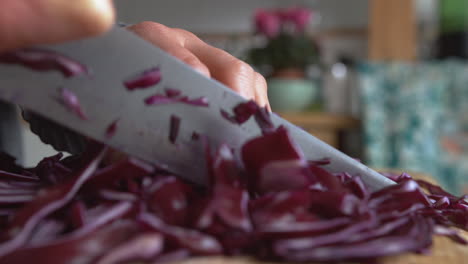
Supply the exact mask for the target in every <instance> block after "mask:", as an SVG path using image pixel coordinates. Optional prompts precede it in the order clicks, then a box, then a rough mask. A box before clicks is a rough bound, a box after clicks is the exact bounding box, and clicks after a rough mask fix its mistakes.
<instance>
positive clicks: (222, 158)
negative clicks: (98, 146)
mask: <svg viewBox="0 0 468 264" xmlns="http://www.w3.org/2000/svg"><path fill="white" fill-rule="evenodd" d="M166 96H168V97H172V98H179V97H181V95H180V93H177V91H170V92H168V91H167V90H166ZM182 98H184V97H183V96H182ZM183 100H185V99H183ZM267 127H268V126H267ZM199 140H200V143H201V144H202V145H201V146H202V147H204V148H205V151H206V153H205V155H206V164H207V175H206V178H207V179H208V185H207V186H204V187H203V186H196V185H193V184H191V183H188V182H185V181H183V180H181V179H180V178H178V177H177V176H178V175H173V174H171V173H169V172H167V171H164V170H162V169H161V168H155V167H154V166H151V165H148V164H147V163H145V162H142V161H139V160H137V159H134V158H127V159H124V160H120V161H118V162H117V163H113V164H106V163H105V162H100V164H99V166H98V164H97V163H99V161H98V160H94V159H93V158H96V157H98V156H100V155H101V154H99V151H98V150H94V151H90V152H86V153H84V155H83V156H82V157H81V158H77V157H69V158H65V159H62V157H61V156H60V155H57V156H53V157H50V158H46V159H43V160H42V161H41V162H40V163H39V164H38V166H36V167H35V168H31V169H24V168H21V167H19V166H16V165H15V166H11V164H14V162H12V160H11V159H9V160H7V161H4V162H3V163H2V161H1V160H0V166H1V167H0V253H1V254H0V263H22V262H23V263H24V262H26V261H29V260H30V257H33V258H34V259H36V258H37V262H38V263H52V264H54V263H67V262H69V261H76V262H80V263H99V261H101V263H115V262H116V261H121V260H128V261H144V262H145V263H158V262H160V261H167V260H174V259H181V258H186V257H188V256H199V255H219V254H225V255H230V256H231V255H251V256H254V257H258V258H260V259H267V260H272V261H300V262H305V261H324V262H339V261H358V262H359V261H360V262H371V261H374V260H376V258H378V257H381V256H387V255H394V254H400V253H408V252H416V253H423V252H427V251H428V250H429V247H430V245H431V242H432V237H433V235H442V236H447V237H448V238H450V239H452V240H453V241H454V242H457V243H460V244H466V243H467V241H465V239H463V237H461V236H460V235H459V234H458V233H457V232H456V230H455V229H452V228H453V227H458V228H461V229H467V228H468V219H467V217H468V214H467V210H468V204H467V201H466V197H456V196H453V195H451V194H449V193H447V192H445V191H444V190H442V189H441V188H439V187H437V186H435V185H432V184H429V183H425V182H419V181H414V180H412V179H411V177H410V176H409V175H407V174H402V175H397V176H395V175H390V174H386V176H387V177H393V178H395V179H396V181H397V184H396V185H393V186H390V187H387V188H384V189H382V190H380V191H377V192H371V191H370V190H368V189H367V188H366V186H365V185H364V184H363V182H362V180H361V179H360V178H359V177H357V176H354V175H350V174H348V173H346V172H340V173H330V172H328V171H327V170H326V169H325V168H326V167H323V165H325V164H324V163H328V162H329V161H326V162H325V161H322V160H319V159H318V160H316V161H307V160H305V159H304V157H303V155H302V153H301V150H300V148H299V146H297V145H295V144H294V142H293V141H292V139H291V138H290V137H289V135H288V132H287V130H286V129H285V128H283V127H280V128H278V129H275V130H270V131H264V134H263V135H261V136H259V137H258V138H254V139H252V140H250V141H249V142H247V143H246V144H245V145H244V146H243V148H242V149H241V153H240V154H241V155H240V158H241V160H238V156H237V154H239V153H235V152H233V150H232V149H231V148H230V147H229V146H227V145H223V144H222V145H220V146H219V147H218V148H217V151H211V149H210V144H209V142H208V141H207V138H206V137H204V136H200V138H199ZM330 162H332V161H330ZM90 164H91V165H90ZM90 166H91V167H93V166H94V167H96V168H97V169H96V170H91V168H90ZM184 176H186V177H187V176H188V175H184ZM421 187H423V188H421ZM423 189H426V191H427V192H424V190H423ZM12 197H13V198H18V197H19V198H21V197H23V198H24V199H22V200H21V199H17V200H16V201H14V203H11V201H13V200H8V198H12ZM4 201H7V202H4ZM88 245H94V246H93V247H89V246H88Z"/></svg>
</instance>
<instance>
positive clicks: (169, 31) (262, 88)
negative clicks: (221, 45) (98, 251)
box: [128, 22, 269, 108]
mask: <svg viewBox="0 0 468 264" xmlns="http://www.w3.org/2000/svg"><path fill="white" fill-rule="evenodd" d="M128 29H129V30H131V31H133V32H135V33H136V34H138V35H139V36H140V37H142V38H144V39H146V40H147V41H149V42H151V43H153V44H154V45H156V46H158V47H160V48H161V49H163V50H165V51H166V52H168V53H169V54H172V55H173V56H175V57H177V58H179V59H180V60H181V61H183V62H185V63H186V64H188V65H190V66H192V67H193V68H194V69H196V70H198V71H199V72H201V73H203V74H204V75H206V76H208V77H211V78H213V79H215V80H218V81H219V82H221V83H223V84H225V85H226V86H228V87H230V88H231V89H233V90H234V91H236V92H238V93H239V94H241V95H242V96H244V97H246V98H249V99H254V100H255V101H256V102H257V103H258V104H259V105H260V106H267V107H268V108H269V104H268V97H267V85H266V81H265V78H264V77H263V76H262V75H260V74H259V73H258V72H255V71H254V70H253V69H252V67H250V65H248V64H247V63H245V62H243V61H241V60H239V59H237V58H235V57H234V56H232V55H231V54H229V53H227V52H225V51H223V50H221V49H218V48H215V47H213V46H210V45H208V44H207V43H205V42H203V41H202V40H200V39H199V38H198V37H197V36H195V35H194V34H192V33H190V32H188V31H186V30H183V29H178V28H169V27H167V26H164V25H162V24H159V23H155V22H142V23H139V24H136V25H133V26H130V27H128Z"/></svg>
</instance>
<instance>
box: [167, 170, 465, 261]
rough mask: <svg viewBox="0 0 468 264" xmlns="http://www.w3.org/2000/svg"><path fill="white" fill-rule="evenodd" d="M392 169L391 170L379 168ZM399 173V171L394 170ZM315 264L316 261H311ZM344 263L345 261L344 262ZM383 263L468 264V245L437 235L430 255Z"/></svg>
mask: <svg viewBox="0 0 468 264" xmlns="http://www.w3.org/2000/svg"><path fill="white" fill-rule="evenodd" d="M379 171H391V170H385V169H384V170H379ZM393 172H395V173H399V171H393ZM410 175H412V176H413V177H414V178H417V179H424V180H427V181H430V182H433V183H435V181H434V180H433V179H431V177H429V176H427V175H424V174H419V173H410ZM460 234H461V235H462V236H463V237H464V238H465V239H467V240H468V232H464V231H460ZM171 264H291V263H271V262H261V261H255V260H252V259H249V258H227V257H203V258H192V259H188V260H184V261H180V262H174V263H171ZM309 264H314V263H309ZM343 264H344V263H343ZM346 264H358V263H346ZM381 264H468V246H463V245H459V244H457V243H454V242H452V241H451V240H450V239H448V238H445V237H441V236H436V237H435V238H434V244H433V246H432V250H431V253H430V254H429V255H419V254H404V255H399V256H394V257H387V258H383V259H382V261H381Z"/></svg>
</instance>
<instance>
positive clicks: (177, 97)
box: [145, 89, 209, 107]
mask: <svg viewBox="0 0 468 264" xmlns="http://www.w3.org/2000/svg"><path fill="white" fill-rule="evenodd" d="M165 93H166V94H159V93H157V94H154V95H151V96H148V97H147V98H145V104H146V105H164V104H175V103H183V104H188V105H193V106H201V107H208V106H209V102H208V98H206V97H199V98H195V99H189V98H188V97H187V96H182V95H181V92H180V91H178V90H174V89H166V90H165Z"/></svg>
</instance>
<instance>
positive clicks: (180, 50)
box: [128, 22, 210, 77]
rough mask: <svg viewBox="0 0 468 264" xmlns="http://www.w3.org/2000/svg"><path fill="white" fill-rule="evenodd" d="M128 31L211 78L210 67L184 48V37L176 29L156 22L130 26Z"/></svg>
mask: <svg viewBox="0 0 468 264" xmlns="http://www.w3.org/2000/svg"><path fill="white" fill-rule="evenodd" d="M128 29H129V30H130V31H133V32H134V33H136V34H137V35H139V36H140V37H142V38H143V39H145V40H147V41H149V42H151V43H152V44H154V45H156V46H158V47H160V48H161V49H163V50H164V51H166V52H167V53H169V54H171V55H173V56H174V57H176V58H178V59H179V60H181V61H183V62H184V63H186V64H188V65H189V66H191V67H192V68H194V69H195V70H197V71H199V72H200V73H202V74H204V75H205V76H207V77H210V71H209V70H208V67H206V65H205V64H203V63H202V62H201V61H200V60H199V59H198V58H197V56H195V55H194V54H193V53H192V52H190V51H189V50H188V49H186V48H185V47H184V46H183V45H184V41H185V40H184V39H183V36H181V35H180V34H178V33H177V32H175V31H174V29H172V28H169V27H166V26H164V25H161V24H159V23H155V22H142V23H139V24H136V25H133V26H129V27H128Z"/></svg>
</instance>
